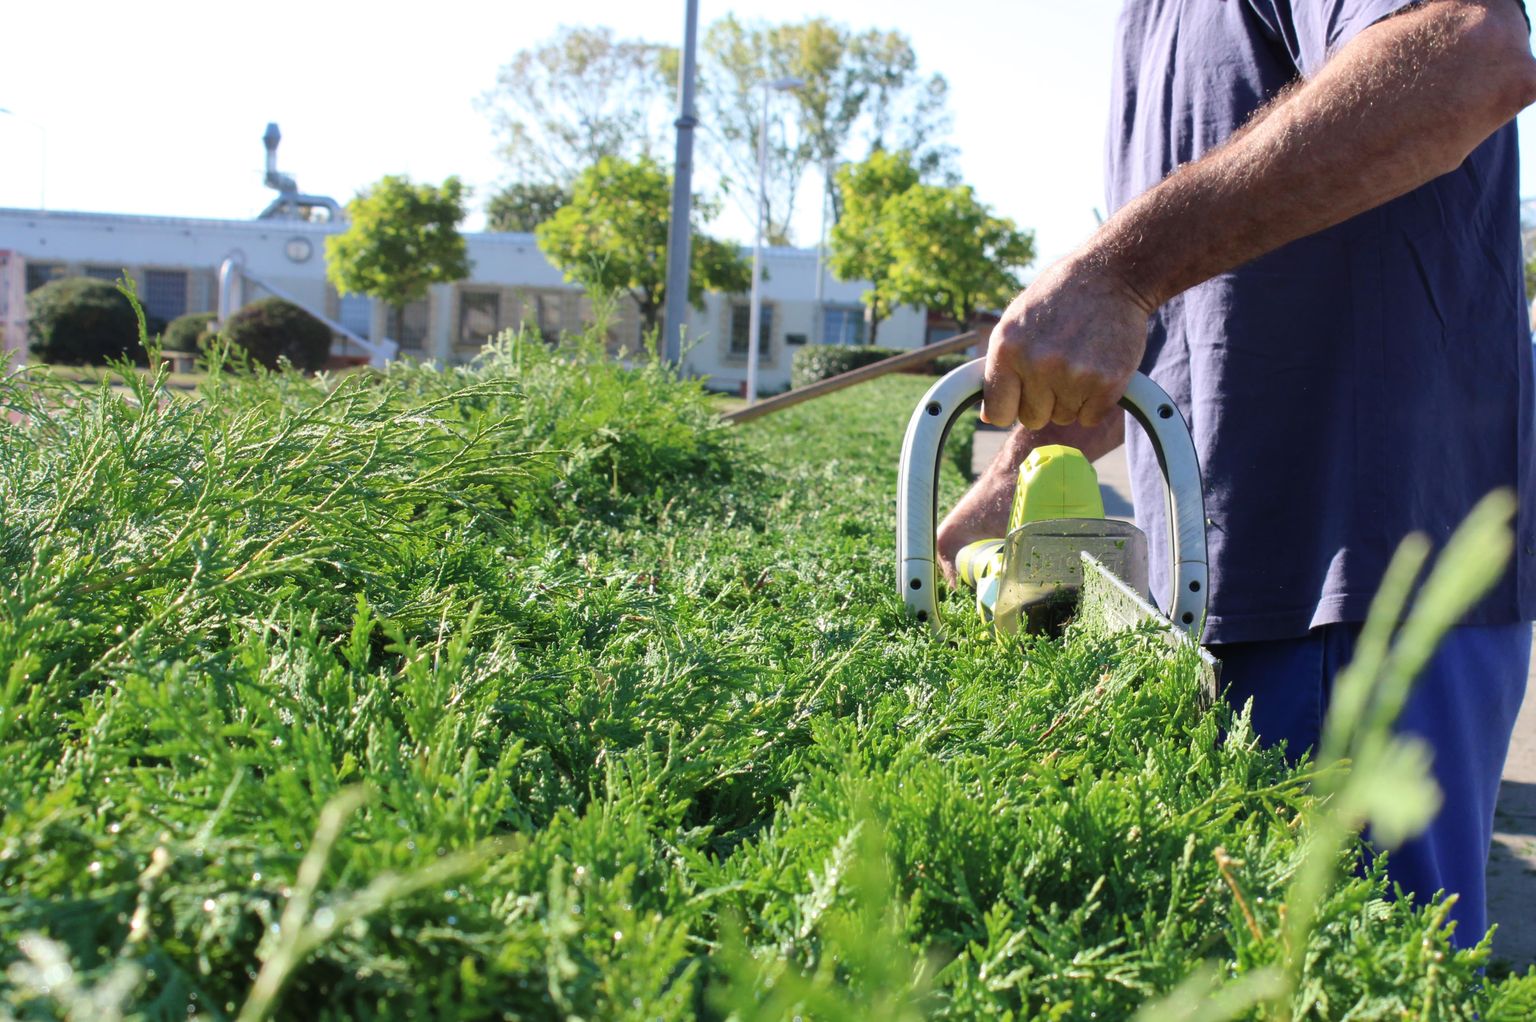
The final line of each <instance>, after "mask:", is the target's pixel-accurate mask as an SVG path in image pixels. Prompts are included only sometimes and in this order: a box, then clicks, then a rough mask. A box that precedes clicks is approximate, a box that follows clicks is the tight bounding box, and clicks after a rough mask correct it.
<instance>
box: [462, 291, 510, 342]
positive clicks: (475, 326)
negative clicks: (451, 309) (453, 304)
mask: <svg viewBox="0 0 1536 1022" xmlns="http://www.w3.org/2000/svg"><path fill="white" fill-rule="evenodd" d="M500 318H501V293H500V292H499V291H461V292H460V293H459V340H458V343H459V346H460V347H463V348H475V349H479V348H482V347H484V346H485V342H486V341H487V340H489V339H490V338H491V337H492V336H493V335H494V334H495V333H496V330H497V327H498V326H499V323H498V320H499V319H500Z"/></svg>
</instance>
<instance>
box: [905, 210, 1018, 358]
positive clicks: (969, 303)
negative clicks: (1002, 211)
mask: <svg viewBox="0 0 1536 1022" xmlns="http://www.w3.org/2000/svg"><path fill="white" fill-rule="evenodd" d="M883 226H884V234H885V251H886V252H887V253H888V254H889V256H890V259H891V264H890V271H889V272H890V276H889V281H888V287H889V292H890V295H891V298H892V300H893V301H896V302H900V303H901V304H903V305H922V306H926V307H927V308H928V309H930V310H933V311H937V312H942V313H944V314H945V315H946V316H948V317H949V318H950V319H952V320H954V321H955V323H956V324H957V325H958V326H959V327H960V329H961V330H962V331H964V330H969V329H970V328H971V324H972V323H973V322H974V321H975V318H976V314H977V313H978V312H980V311H982V310H983V309H989V308H990V309H1001V308H1003V307H1004V306H1006V305H1007V304H1008V303H1009V302H1010V301H1012V300H1013V297H1014V295H1016V294H1018V292H1019V288H1020V286H1021V285H1020V283H1019V278H1018V274H1017V273H1016V272H1015V271H1016V270H1022V269H1023V268H1024V267H1026V266H1028V265H1029V264H1030V262H1032V261H1033V260H1034V258H1035V236H1034V232H1032V231H1026V230H1020V229H1019V228H1018V227H1017V226H1016V225H1015V224H1014V222H1013V221H1012V220H1009V219H1007V218H1006V217H998V216H994V215H993V213H992V210H991V209H990V208H989V207H987V206H986V205H985V204H983V203H982V202H980V201H979V200H977V198H976V194H975V192H974V191H972V189H971V187H970V186H969V185H952V186H948V187H944V186H940V185H924V184H919V185H914V186H913V187H911V188H908V189H907V190H906V191H905V192H903V193H901V194H900V195H898V196H896V197H894V198H893V199H891V200H890V202H889V203H887V204H886V207H885V215H884V224H883Z"/></svg>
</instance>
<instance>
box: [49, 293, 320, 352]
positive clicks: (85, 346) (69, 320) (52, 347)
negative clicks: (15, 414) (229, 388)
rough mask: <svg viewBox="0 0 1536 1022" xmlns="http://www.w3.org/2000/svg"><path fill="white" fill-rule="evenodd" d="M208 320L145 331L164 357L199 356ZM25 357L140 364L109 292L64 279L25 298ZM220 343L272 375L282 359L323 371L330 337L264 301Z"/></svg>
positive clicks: (132, 334) (120, 302) (122, 307)
mask: <svg viewBox="0 0 1536 1022" xmlns="http://www.w3.org/2000/svg"><path fill="white" fill-rule="evenodd" d="M216 318H217V317H216V316H215V315H214V314H213V313H211V312H193V313H188V314H187V315H185V316H178V317H176V318H175V319H173V320H171V321H170V322H169V323H167V324H164V326H163V330H162V329H160V326H159V325H158V324H153V323H151V324H149V325H150V329H151V330H152V331H155V332H159V333H160V340H161V345H162V347H163V348H165V349H166V350H168V351H200V350H203V349H204V348H205V347H206V346H207V344H208V342H209V341H210V340H211V339H212V337H213V335H214V321H215V319H216ZM27 322H28V333H29V339H30V341H31V347H32V353H33V354H34V355H35V356H36V357H37V358H39V359H41V360H42V361H44V362H50V363H54V364H57V365H106V364H107V363H108V362H110V361H113V360H116V359H128V360H130V361H133V362H143V361H144V359H145V358H146V355H145V352H144V347H143V345H142V344H141V343H140V341H139V336H140V335H139V324H138V316H137V315H136V314H135V312H134V310H133V305H132V303H130V302H129V300H128V298H127V296H125V295H124V294H123V293H122V292H121V291H119V290H118V289H117V287H116V285H114V284H112V283H110V282H108V281H105V280H98V279H96V278H94V277H66V278H65V279H63V280H55V281H52V282H51V283H48V284H44V285H43V286H42V287H40V288H38V289H37V290H36V291H33V292H32V293H31V294H29V295H28V296H27ZM223 336H224V339H225V340H226V341H227V342H228V343H229V344H230V345H231V347H233V348H237V349H240V350H242V351H244V352H245V353H246V354H247V355H248V356H249V357H250V359H251V360H252V361H253V362H257V363H260V364H261V365H264V366H267V367H268V368H272V369H275V368H277V366H278V363H279V361H280V360H282V359H287V361H289V362H291V363H292V364H293V365H294V367H295V368H298V369H303V370H308V371H314V370H316V369H321V368H323V367H324V366H325V362H326V359H327V357H328V356H329V355H330V350H331V331H330V328H329V327H327V326H326V325H325V324H324V323H322V322H321V321H320V320H318V319H316V318H315V317H314V316H312V315H310V314H309V313H308V312H306V311H304V310H303V309H302V308H300V307H299V306H297V305H294V304H293V303H292V302H287V301H284V300H283V299H281V298H263V299H260V300H258V301H255V302H252V303H250V304H249V305H247V306H245V307H244V308H243V309H241V310H239V311H238V312H236V313H234V314H233V315H232V316H230V317H229V322H228V323H226V324H225V327H224V331H223Z"/></svg>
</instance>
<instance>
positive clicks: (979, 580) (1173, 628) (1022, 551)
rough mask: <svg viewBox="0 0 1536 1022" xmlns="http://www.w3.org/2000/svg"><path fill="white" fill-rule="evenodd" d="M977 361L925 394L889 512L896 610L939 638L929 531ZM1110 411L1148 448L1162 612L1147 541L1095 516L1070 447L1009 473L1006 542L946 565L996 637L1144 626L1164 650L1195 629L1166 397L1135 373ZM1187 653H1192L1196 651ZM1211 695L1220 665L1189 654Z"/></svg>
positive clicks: (1194, 493)
mask: <svg viewBox="0 0 1536 1022" xmlns="http://www.w3.org/2000/svg"><path fill="white" fill-rule="evenodd" d="M983 365H984V360H982V359H977V360H976V361H974V362H970V363H968V364H966V365H964V366H961V367H960V368H959V369H956V370H955V371H954V372H952V373H950V374H949V375H947V376H945V377H944V378H943V379H941V380H939V382H938V383H936V384H934V385H933V387H932V388H930V389H929V391H928V393H927V394H926V395H924V396H923V399H922V401H921V402H920V403H919V404H918V406H917V408H916V410H915V411H914V412H913V413H912V420H911V422H910V423H909V424H908V426H907V436H906V440H905V441H904V442H903V444H902V448H901V475H900V482H899V484H898V486H899V490H898V494H897V508H896V514H897V519H896V522H897V524H896V557H897V570H898V572H899V575H898V583H899V585H900V586H901V592H902V596H903V598H904V599H905V600H906V603H907V606H908V607H910V608H911V609H912V611H913V612H914V613H915V614H916V615H917V618H918V620H920V621H926V622H927V623H928V625H929V626H930V627H931V628H932V629H934V630H935V631H939V630H940V622H939V604H938V589H937V585H936V572H935V564H936V558H935V550H934V525H935V521H936V519H937V507H936V494H937V482H938V471H939V464H940V461H939V459H940V455H941V454H942V453H943V449H944V440H945V438H946V437H947V436H948V435H949V430H950V427H951V426H953V425H954V423H955V421H956V420H957V419H958V418H959V417H960V415H961V414H962V413H964V412H965V411H966V410H967V409H969V408H970V407H971V406H972V405H974V404H975V403H976V402H977V401H978V400H980V398H981V389H982V369H983ZM1120 405H1121V407H1122V408H1124V409H1125V410H1126V411H1128V412H1130V413H1131V417H1132V418H1134V419H1135V420H1136V421H1137V422H1138V423H1140V425H1141V428H1142V429H1143V430H1145V431H1146V433H1147V437H1148V439H1149V440H1150V441H1151V443H1152V449H1153V451H1154V452H1155V453H1156V455H1157V461H1158V465H1159V466H1160V467H1161V468H1162V470H1163V482H1164V484H1165V492H1166V495H1167V500H1168V522H1169V532H1168V544H1169V552H1170V553H1169V558H1168V563H1169V565H1170V566H1171V573H1170V574H1171V578H1170V586H1171V591H1170V592H1169V594H1168V601H1167V606H1168V608H1169V611H1168V613H1167V614H1166V615H1165V614H1164V613H1163V612H1162V611H1160V610H1158V609H1157V607H1155V606H1153V605H1152V603H1151V600H1150V593H1149V592H1148V587H1147V538H1146V536H1145V535H1143V534H1142V532H1141V531H1140V530H1139V529H1137V528H1136V527H1135V526H1134V525H1130V524H1128V523H1126V522H1120V521H1116V520H1114V519H1110V518H1106V517H1105V516H1104V503H1103V498H1102V497H1101V496H1100V491H1099V485H1098V477H1097V474H1096V473H1095V472H1094V470H1093V466H1092V465H1091V464H1090V463H1089V462H1088V459H1087V458H1085V457H1084V456H1083V455H1082V453H1081V452H1080V451H1078V450H1076V449H1075V448H1072V447H1064V446H1049V447H1041V448H1037V449H1036V450H1035V451H1033V452H1032V453H1031V454H1030V456H1029V457H1028V458H1027V459H1026V460H1025V462H1024V464H1023V465H1021V466H1020V467H1019V482H1018V487H1017V489H1016V490H1015V492H1014V499H1013V508H1012V512H1011V514H1010V516H1009V521H1008V530H1007V535H1006V536H1003V537H1000V538H997V539H989V540H982V541H981V542H978V543H972V544H970V545H969V546H967V547H966V548H965V549H964V550H963V551H961V553H960V555H959V556H958V557H957V558H956V569H957V573H958V574H959V576H960V579H961V581H962V582H963V583H964V584H966V585H968V586H970V587H971V588H973V589H975V591H976V606H977V610H978V612H979V613H980V614H981V616H982V617H983V618H984V619H985V620H988V621H990V622H991V623H992V624H993V625H994V627H996V628H997V629H998V630H999V631H1003V632H1011V631H1016V630H1018V629H1019V628H1020V627H1022V628H1023V629H1024V630H1025V631H1029V632H1056V631H1059V630H1060V629H1061V627H1063V626H1064V624H1065V623H1066V622H1067V621H1068V620H1074V621H1077V622H1078V623H1079V624H1080V625H1081V626H1083V627H1086V628H1090V629H1094V630H1097V631H1102V632H1110V631H1119V630H1121V629H1124V628H1130V627H1135V626H1138V625H1140V626H1144V627H1147V628H1149V629H1151V630H1153V631H1155V632H1157V633H1158V634H1160V635H1161V636H1163V637H1164V639H1165V640H1166V641H1168V642H1169V643H1170V644H1172V645H1176V646H1178V645H1193V644H1197V643H1198V640H1199V636H1200V634H1201V632H1202V631H1203V629H1204V626H1205V609H1206V597H1207V595H1208V594H1207V587H1208V579H1207V577H1206V576H1207V571H1206V553H1205V494H1204V491H1203V489H1202V487H1201V483H1200V465H1199V462H1198V461H1197V459H1196V457H1195V445H1194V441H1193V439H1191V437H1190V435H1189V427H1188V426H1187V425H1186V424H1185V422H1184V417H1183V416H1182V415H1180V414H1179V410H1178V408H1177V407H1176V406H1175V405H1174V403H1173V401H1172V399H1170V398H1169V397H1168V394H1167V393H1166V392H1165V391H1164V390H1163V389H1162V388H1161V387H1159V386H1158V385H1157V384H1156V383H1154V382H1153V381H1152V380H1151V379H1149V378H1148V377H1146V376H1143V375H1142V374H1140V373H1137V374H1136V375H1135V376H1134V377H1133V378H1132V379H1131V383H1130V386H1129V387H1128V388H1127V389H1126V392H1125V396H1124V397H1123V398H1121V400H1120ZM1197 648H1198V647H1197ZM1200 657H1201V665H1202V666H1201V675H1202V680H1203V681H1204V683H1205V687H1206V689H1207V691H1208V693H1209V694H1211V695H1214V694H1215V689H1216V681H1217V677H1218V675H1219V670H1220V665H1219V664H1218V663H1217V662H1216V661H1215V660H1214V659H1213V658H1212V657H1211V656H1210V654H1208V653H1206V652H1205V651H1204V650H1200Z"/></svg>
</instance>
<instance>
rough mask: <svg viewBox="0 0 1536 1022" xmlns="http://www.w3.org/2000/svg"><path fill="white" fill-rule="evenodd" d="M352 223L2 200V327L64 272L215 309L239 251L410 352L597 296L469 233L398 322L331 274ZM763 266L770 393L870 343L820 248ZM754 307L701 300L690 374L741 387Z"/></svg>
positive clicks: (534, 321) (899, 333)
mask: <svg viewBox="0 0 1536 1022" xmlns="http://www.w3.org/2000/svg"><path fill="white" fill-rule="evenodd" d="M344 226H345V225H344V224H340V223H311V222H308V221H304V220H278V219H267V220H190V219H178V218H174V217H152V216H122V215H114V214H107V213H70V212H53V211H41V210H25V209H0V332H3V336H4V343H5V346H6V347H7V348H10V349H17V348H20V347H21V346H22V345H23V344H24V339H25V337H26V322H25V317H26V311H25V310H26V302H25V300H24V296H25V293H26V292H28V291H31V290H32V289H33V288H36V287H39V286H41V285H42V284H44V283H47V282H48V281H50V280H54V279H57V278H60V277H65V276H94V277H103V278H105V279H109V280H111V279H116V278H117V277H119V276H121V275H122V274H123V272H124V271H127V272H128V273H129V274H130V275H131V276H132V277H133V279H134V281H135V283H136V285H137V287H138V292H139V296H140V298H141V300H142V301H143V303H144V305H145V308H146V310H147V311H148V312H149V314H150V315H151V316H153V317H155V318H157V319H159V320H160V321H162V322H166V321H169V320H171V319H173V318H175V317H176V316H179V315H181V314H183V313H187V312H203V311H210V312H211V311H215V310H216V308H217V304H218V273H219V267H220V265H221V264H222V263H223V262H224V260H225V259H227V258H230V257H232V256H233V257H235V258H237V259H238V260H240V261H241V263H242V264H243V266H244V268H245V270H246V271H247V272H248V273H249V275H250V277H251V278H252V279H253V280H256V281H260V282H263V283H266V284H270V285H271V286H272V288H273V289H274V290H277V291H280V292H282V293H284V294H285V295H286V296H287V297H290V298H292V299H293V300H295V301H297V302H298V303H299V304H301V305H303V306H305V307H306V308H308V309H309V310H310V311H312V312H315V313H318V314H320V315H323V316H325V317H327V318H329V319H331V320H333V321H335V322H338V323H340V324H341V325H342V326H344V327H346V328H347V329H349V330H351V331H353V332H354V333H356V334H358V335H360V336H361V337H364V338H368V339H370V340H374V341H377V340H380V339H382V338H385V337H390V338H392V339H394V340H395V341H397V342H398V343H399V345H400V353H401V355H402V356H405V357H414V358H418V359H432V360H436V361H438V362H441V363H445V364H446V363H453V362H461V361H464V360H467V359H469V358H471V357H473V356H474V355H475V353H476V352H478V351H479V350H480V348H481V347H482V346H483V345H484V343H485V341H486V339H487V338H488V337H490V336H491V335H493V334H496V333H498V332H500V331H502V330H505V329H507V328H512V327H529V328H532V329H536V330H538V331H541V332H542V333H543V334H544V335H545V336H549V337H553V336H556V335H558V334H559V333H560V332H561V331H567V330H576V329H579V328H580V327H582V326H583V325H585V324H587V323H589V322H590V321H591V319H592V314H593V313H592V304H591V302H590V301H589V300H588V299H587V297H586V296H585V294H584V293H583V292H582V291H581V289H580V288H578V287H576V286H574V285H572V284H570V283H568V282H566V281H565V280H564V278H563V277H562V276H561V274H560V271H559V270H557V269H555V268H554V267H553V266H551V265H550V264H549V262H548V261H547V260H546V259H545V258H544V255H543V253H541V252H540V251H539V248H538V246H537V245H536V244H535V243H534V238H533V236H532V235H531V234H491V233H487V234H467V235H465V240H466V242H467V243H468V249H469V257H470V262H471V266H472V269H471V272H470V276H469V279H467V280H464V281H461V282H459V283H456V284H445V285H438V286H436V287H434V288H433V289H432V291H431V294H430V295H429V297H428V298H427V299H426V300H424V301H421V302H416V303H413V304H412V305H410V306H407V307H406V308H405V309H404V310H403V311H402V313H401V314H400V315H399V316H398V318H397V317H396V316H395V315H393V314H392V313H391V311H390V310H388V309H386V308H385V307H383V305H382V303H378V302H374V301H372V300H371V299H368V298H366V297H360V296H349V297H346V298H342V297H340V296H338V295H337V294H336V292H335V290H334V289H333V288H332V287H331V286H330V285H329V284H327V283H326V280H325V237H326V236H327V235H328V234H332V233H336V232H338V231H340V230H342V229H343V228H344ZM764 267H765V270H766V273H765V280H764V283H763V325H762V341H761V361H760V363H759V373H758V379H759V387H760V389H761V390H762V391H764V392H767V393H772V392H775V391H779V390H783V389H784V388H786V387H788V386H789V364H790V358H791V356H792V355H793V353H794V351H795V350H796V349H797V348H798V347H800V346H802V345H806V344H819V343H826V344H840V343H841V344H849V343H852V344H860V343H863V342H864V322H863V315H864V307H863V305H862V304H861V303H860V295H861V294H862V293H863V292H864V290H865V287H866V285H864V284H862V283H857V282H855V283H842V282H839V281H837V280H834V279H833V278H832V275H831V274H830V273H826V274H825V275H824V277H823V280H822V282H821V283H822V287H821V295H822V297H821V300H820V301H819V302H818V301H817V293H818V289H817V286H816V284H817V281H816V274H817V258H816V252H815V250H814V249H790V248H778V249H769V250H767V251H766V253H765V257H764ZM245 296H246V298H247V299H249V298H255V297H259V296H260V289H259V288H251V287H247V288H246V289H245ZM747 314H748V302H747V296H746V295H744V294H743V295H725V294H720V293H711V294H709V295H707V297H706V301H705V304H704V308H703V309H692V310H690V313H689V321H688V327H687V334H686V336H687V337H688V338H689V342H688V350H687V352H686V354H685V359H684V368H685V370H686V371H688V372H690V373H692V374H695V375H699V376H704V377H708V378H709V380H710V385H711V386H713V387H715V388H716V389H720V390H738V389H740V388H742V387H743V386H744V384H745V380H746V362H747V359H746V352H747ZM930 339H932V337H931V336H930V330H929V322H928V316H927V315H926V314H925V312H924V311H923V310H921V309H913V308H901V309H898V310H897V311H896V312H895V314H894V315H892V316H891V317H890V318H888V319H886V320H884V321H882V322H881V324H880V330H879V335H878V338H877V340H878V343H879V344H880V345H882V346H886V347H895V348H910V347H917V346H919V345H921V344H923V343H925V342H926V341H927V340H930ZM639 342H640V322H639V316H638V311H637V309H636V307H635V305H634V303H633V302H632V301H629V300H627V299H626V300H624V301H622V302H621V303H620V307H619V309H618V310H617V316H616V318H615V321H614V322H613V323H612V324H611V326H610V329H609V343H610V347H612V348H613V349H614V350H618V349H619V348H621V347H627V348H630V349H634V348H636V347H638V345H639ZM337 350H338V352H341V351H343V350H344V346H343V347H339V348H338V349H337ZM23 357H24V356H23Z"/></svg>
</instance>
